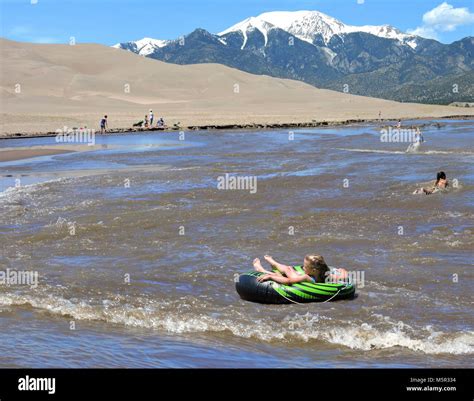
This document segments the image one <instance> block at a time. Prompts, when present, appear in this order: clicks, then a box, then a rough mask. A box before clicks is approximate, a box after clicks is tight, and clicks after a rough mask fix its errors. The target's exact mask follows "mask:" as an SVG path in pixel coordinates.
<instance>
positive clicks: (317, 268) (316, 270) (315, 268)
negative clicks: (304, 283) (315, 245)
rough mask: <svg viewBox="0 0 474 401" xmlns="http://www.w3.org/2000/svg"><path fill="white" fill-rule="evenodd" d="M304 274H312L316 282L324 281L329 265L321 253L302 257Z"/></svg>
mask: <svg viewBox="0 0 474 401" xmlns="http://www.w3.org/2000/svg"><path fill="white" fill-rule="evenodd" d="M304 268H305V271H306V274H309V275H311V276H313V277H314V278H315V280H316V282H317V283H324V281H325V279H326V273H327V272H328V271H329V266H328V265H327V264H326V262H325V260H324V258H323V257H322V256H321V255H306V256H305V257H304Z"/></svg>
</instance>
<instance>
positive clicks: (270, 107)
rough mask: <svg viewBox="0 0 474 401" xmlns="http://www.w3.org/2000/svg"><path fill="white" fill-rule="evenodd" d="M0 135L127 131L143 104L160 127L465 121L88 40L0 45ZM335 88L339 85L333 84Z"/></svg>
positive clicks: (427, 108) (436, 110)
mask: <svg viewBox="0 0 474 401" xmlns="http://www.w3.org/2000/svg"><path fill="white" fill-rule="evenodd" d="M0 50H1V55H2V61H1V81H0V101H1V106H2V126H1V133H12V132H40V131H55V130H57V129H60V128H62V127H63V126H68V127H77V126H84V125H86V126H88V127H90V128H97V124H98V121H99V120H100V118H101V116H102V115H103V114H108V115H109V125H110V127H120V128H124V127H130V126H131V125H132V123H134V122H136V121H138V120H140V119H141V118H143V116H144V115H145V113H146V112H147V111H148V109H150V108H152V109H153V110H154V112H155V115H156V116H163V117H164V118H165V120H166V121H167V123H168V124H169V125H172V124H173V123H176V122H180V123H181V125H182V126H189V125H203V124H244V123H258V124H262V123H290V122H310V121H312V120H318V121H323V120H325V121H339V120H346V119H375V118H377V117H378V113H379V111H381V112H382V117H383V118H411V117H440V116H448V115H457V114H470V115H474V110H472V111H471V110H469V109H464V108H462V109H461V108H455V107H449V106H432V105H420V104H408V103H397V102H392V101H386V100H381V99H374V98H367V97H362V96H353V95H349V94H343V93H339V92H334V91H329V90H322V89H316V88H314V87H312V86H310V85H307V84H304V83H302V82H298V81H292V80H285V79H277V78H272V77H268V76H262V75H252V74H247V73H244V72H241V71H239V70H236V69H232V68H228V67H225V66H222V65H219V64H199V65H187V66H181V65H175V64H167V63H164V62H161V61H156V60H151V59H148V58H144V57H141V56H138V55H135V54H132V53H130V52H126V51H124V50H120V49H114V48H110V47H106V46H102V45H97V44H79V45H75V46H69V45H51V44H47V45H44V44H30V43H19V42H13V41H9V40H5V39H1V40H0ZM342 84H343V82H341V85H342Z"/></svg>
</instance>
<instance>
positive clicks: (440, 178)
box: [413, 171, 449, 195]
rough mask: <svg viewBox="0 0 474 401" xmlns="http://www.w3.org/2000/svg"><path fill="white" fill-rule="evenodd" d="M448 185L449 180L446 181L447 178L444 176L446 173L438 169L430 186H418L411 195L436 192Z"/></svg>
mask: <svg viewBox="0 0 474 401" xmlns="http://www.w3.org/2000/svg"><path fill="white" fill-rule="evenodd" d="M448 186H449V182H448V179H447V178H446V174H445V173H444V171H440V172H439V173H438V174H436V181H435V183H434V185H433V186H432V187H431V188H419V189H417V190H416V191H415V192H413V195H419V194H425V195H431V194H435V193H436V192H439V191H440V190H442V189H446V188H448Z"/></svg>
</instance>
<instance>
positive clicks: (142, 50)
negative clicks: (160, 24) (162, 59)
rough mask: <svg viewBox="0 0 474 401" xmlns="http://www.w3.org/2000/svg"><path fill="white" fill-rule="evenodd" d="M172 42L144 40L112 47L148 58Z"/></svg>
mask: <svg viewBox="0 0 474 401" xmlns="http://www.w3.org/2000/svg"><path fill="white" fill-rule="evenodd" d="M170 42H171V41H170V40H160V39H153V38H143V39H140V40H137V41H134V42H125V43H117V44H116V45H113V46H112V47H115V48H117V49H125V50H130V51H132V52H134V53H137V54H139V55H141V56H148V55H150V54H152V53H154V52H155V51H156V49H160V48H162V47H164V46H166V45H167V44H168V43H170Z"/></svg>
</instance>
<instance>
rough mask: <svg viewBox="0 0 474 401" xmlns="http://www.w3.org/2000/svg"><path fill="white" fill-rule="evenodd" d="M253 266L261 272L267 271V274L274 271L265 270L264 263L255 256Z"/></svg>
mask: <svg viewBox="0 0 474 401" xmlns="http://www.w3.org/2000/svg"><path fill="white" fill-rule="evenodd" d="M253 267H254V269H255V270H256V271H258V272H260V273H265V274H272V272H269V271H268V270H265V269H264V268H263V266H262V264H261V263H260V259H259V258H255V259H254V260H253Z"/></svg>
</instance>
